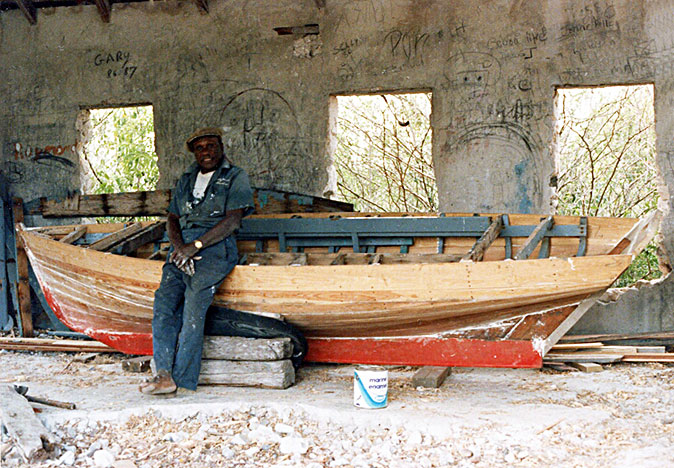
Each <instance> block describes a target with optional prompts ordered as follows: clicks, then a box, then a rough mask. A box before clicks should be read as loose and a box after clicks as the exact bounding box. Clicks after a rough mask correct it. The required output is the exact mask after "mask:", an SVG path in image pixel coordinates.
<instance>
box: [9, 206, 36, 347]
mask: <svg viewBox="0 0 674 468" xmlns="http://www.w3.org/2000/svg"><path fill="white" fill-rule="evenodd" d="M12 211H13V214H14V226H15V227H16V226H18V225H19V224H21V223H23V201H22V200H21V199H20V198H14V199H13V200H12ZM15 239H16V270H17V291H18V298H19V314H18V315H19V321H20V325H21V330H20V331H21V336H33V315H32V312H31V307H30V277H29V275H28V256H27V255H26V250H25V249H24V247H23V243H22V242H21V239H20V238H19V237H18V236H15Z"/></svg>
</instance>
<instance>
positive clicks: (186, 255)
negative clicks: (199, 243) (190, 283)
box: [169, 242, 201, 276]
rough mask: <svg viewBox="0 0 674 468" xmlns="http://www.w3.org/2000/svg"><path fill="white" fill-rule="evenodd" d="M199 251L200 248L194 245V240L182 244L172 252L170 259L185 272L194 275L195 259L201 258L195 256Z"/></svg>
mask: <svg viewBox="0 0 674 468" xmlns="http://www.w3.org/2000/svg"><path fill="white" fill-rule="evenodd" d="M198 251H199V249H197V248H196V247H195V246H194V243H193V242H190V243H189V244H182V245H181V246H180V247H176V248H175V250H174V251H173V252H172V253H171V256H170V257H169V261H170V262H171V263H174V264H175V266H176V267H178V269H179V270H180V271H182V272H183V273H185V274H187V275H189V276H192V275H193V274H194V261H195V260H199V259H200V258H201V257H195V255H196V253H197V252H198Z"/></svg>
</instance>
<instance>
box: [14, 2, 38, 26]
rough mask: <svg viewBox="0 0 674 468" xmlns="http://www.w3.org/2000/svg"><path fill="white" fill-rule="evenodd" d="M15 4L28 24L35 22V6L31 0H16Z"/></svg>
mask: <svg viewBox="0 0 674 468" xmlns="http://www.w3.org/2000/svg"><path fill="white" fill-rule="evenodd" d="M16 4H17V5H18V6H19V8H20V9H21V11H22V12H23V14H24V15H25V16H26V19H28V22H29V23H30V24H37V8H35V4H34V3H33V2H32V0H16Z"/></svg>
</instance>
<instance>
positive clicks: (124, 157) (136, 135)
mask: <svg viewBox="0 0 674 468" xmlns="http://www.w3.org/2000/svg"><path fill="white" fill-rule="evenodd" d="M80 132H81V133H82V141H83V145H82V146H81V148H80V150H81V153H82V154H81V156H82V160H83V161H82V166H83V172H84V180H83V183H82V186H83V193H87V194H99V193H116V192H137V191H144V190H154V189H155V187H156V185H157V180H158V179H159V169H158V166H157V154H156V152H155V142H154V118H153V114H152V106H149V105H146V106H128V107H116V108H104V109H86V110H83V111H82V114H81V116H80Z"/></svg>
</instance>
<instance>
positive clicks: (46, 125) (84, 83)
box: [0, 0, 674, 289]
mask: <svg viewBox="0 0 674 468" xmlns="http://www.w3.org/2000/svg"><path fill="white" fill-rule="evenodd" d="M322 4H324V6H319V5H322ZM306 24H318V25H319V28H320V33H319V34H318V35H308V36H302V35H287V36H280V35H277V34H276V32H274V28H275V27H283V26H303V25H306ZM673 26H674V6H673V5H672V3H671V2H669V1H668V0H651V1H648V2H645V1H641V2H635V1H629V0H615V1H611V0H609V1H605V0H598V1H580V0H578V1H576V0H547V1H546V0H542V1H538V2H533V1H522V0H508V1H506V0H494V1H473V0H456V1H452V2H447V1H444V0H352V1H347V0H339V1H338V0H327V1H326V2H318V1H315V0H279V1H275V2H269V1H261V0H251V1H239V0H233V1H227V2H225V1H222V0H211V1H210V13H209V14H204V13H202V12H200V11H199V10H198V9H197V8H196V6H195V5H194V3H193V2H186V1H185V2H175V1H169V2H161V1H156V2H143V3H132V4H127V5H120V4H113V10H112V20H111V22H110V23H108V24H105V23H103V22H102V21H101V20H100V17H99V16H98V12H97V10H96V8H95V7H94V6H78V7H68V8H65V7H64V8H54V9H40V10H39V18H38V23H37V25H35V26H31V25H29V23H28V22H27V21H26V19H25V18H24V17H23V15H22V14H21V13H20V12H19V11H18V10H16V11H6V12H2V13H0V69H1V70H2V80H1V81H0V100H2V104H3V105H2V106H1V108H0V122H1V125H0V157H1V159H0V169H1V170H2V173H3V174H4V175H5V176H6V177H8V178H9V179H10V180H11V183H12V190H13V192H14V193H15V194H16V195H19V196H22V197H24V199H27V200H29V199H32V198H35V197H38V196H46V195H61V194H63V193H65V192H67V191H73V190H77V189H79V187H80V184H81V177H80V164H81V163H80V160H79V156H78V152H77V148H78V146H79V145H81V144H82V136H81V134H80V132H78V130H77V127H76V121H77V118H78V115H79V113H80V111H81V109H82V108H88V107H101V106H120V105H128V104H144V103H151V104H152V105H153V106H154V112H155V127H156V145H157V152H158V155H159V168H160V173H161V178H160V187H161V188H165V187H170V186H172V185H173V183H174V182H175V181H176V179H177V177H178V176H179V175H180V173H181V172H182V170H183V169H184V168H185V167H186V166H187V165H188V164H189V162H190V160H191V156H190V155H189V154H188V153H187V152H186V150H185V148H184V143H183V142H184V139H185V137H186V135H188V134H189V133H190V132H191V131H192V130H193V129H194V128H195V127H196V126H203V125H219V126H223V127H224V128H225V130H226V139H225V140H226V141H225V144H226V147H227V152H228V154H229V155H230V157H231V159H233V160H234V162H235V163H237V164H239V165H241V166H243V167H244V168H245V169H247V170H248V172H249V173H250V174H251V177H252V180H253V182H254V183H255V184H256V185H259V186H266V187H272V188H277V189H285V190H296V191H303V192H308V193H312V194H317V195H321V194H324V193H330V192H331V191H334V188H335V179H334V175H333V176H332V177H331V174H332V168H331V149H332V147H333V146H334V145H333V141H332V140H333V138H332V137H333V135H332V132H331V123H333V122H334V119H335V115H334V110H335V106H334V100H331V96H332V95H335V94H349V93H374V92H381V91H385V92H394V91H410V90H419V91H421V90H430V91H432V93H433V114H432V126H433V130H434V141H433V155H434V165H435V172H436V176H437V182H438V188H439V199H440V209H441V210H446V211H467V212H472V211H495V212H500V211H509V212H541V213H545V212H548V211H549V210H550V199H551V195H552V188H551V186H550V184H551V180H553V179H554V175H555V164H554V158H553V156H552V155H553V154H554V147H553V146H554V140H553V135H554V130H555V116H554V96H555V88H556V87H557V86H593V85H607V84H628V83H654V84H655V96H656V98H655V99H656V101H655V108H656V120H657V138H658V166H659V169H660V172H661V175H662V177H663V184H662V209H663V211H664V212H665V214H666V216H665V221H664V222H663V229H662V230H663V238H664V242H663V246H664V249H665V250H666V251H668V252H669V253H670V254H671V253H672V251H673V249H674V218H673V217H672V216H671V215H670V214H669V211H670V210H669V207H670V204H671V202H670V200H669V193H668V187H669V186H671V185H673V184H674V170H673V167H672V163H671V161H672V155H674V138H672V136H674V120H673V119H672V113H671V112H670V110H671V107H672V104H673V103H674V70H673V69H672V64H673V63H674V54H673V51H674V40H673V39H674V38H673V33H672V31H674V28H673ZM673 258H674V257H673ZM663 285H664V286H662V285H661V286H659V287H660V288H666V289H669V288H670V286H669V283H668V281H665V282H664V283H663Z"/></svg>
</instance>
